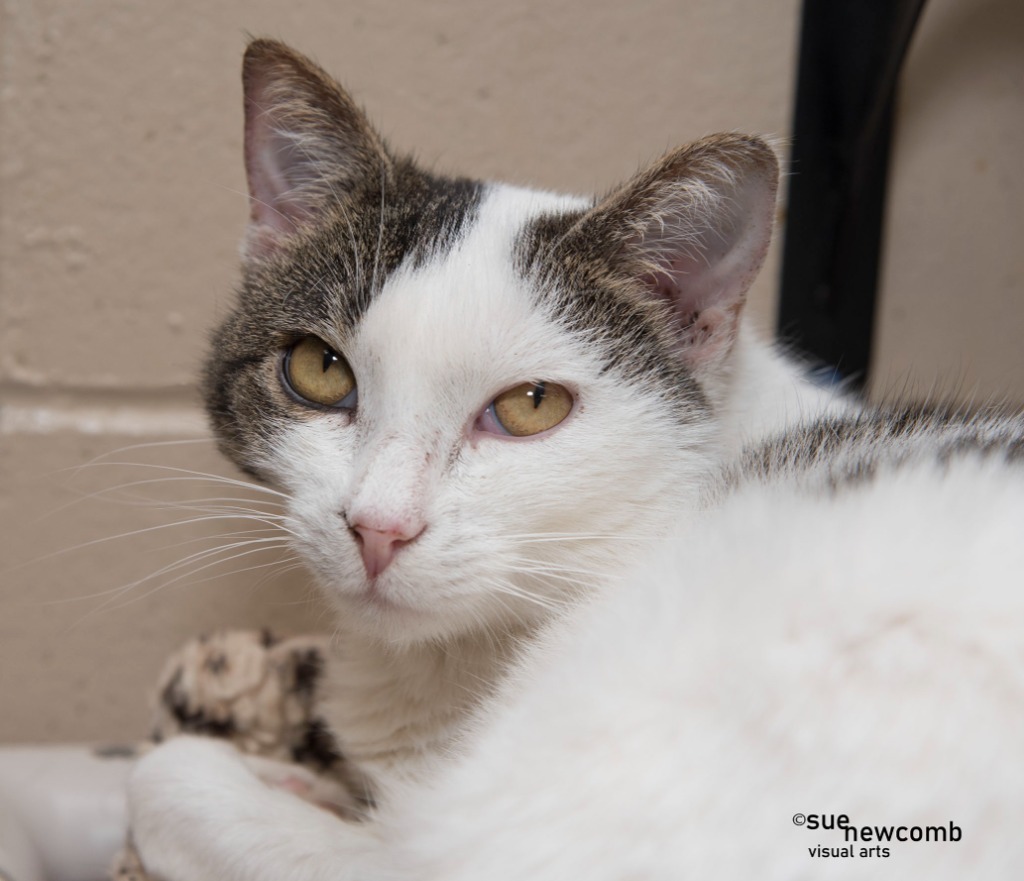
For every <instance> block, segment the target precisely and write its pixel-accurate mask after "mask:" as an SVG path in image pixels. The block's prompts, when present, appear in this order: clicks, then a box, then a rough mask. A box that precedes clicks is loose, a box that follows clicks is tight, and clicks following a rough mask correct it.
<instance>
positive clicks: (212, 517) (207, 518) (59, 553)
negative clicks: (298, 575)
mask: <svg viewBox="0 0 1024 881" xmlns="http://www.w3.org/2000/svg"><path fill="white" fill-rule="evenodd" d="M218 520H254V521H255V522H260V523H265V524H266V525H267V527H268V528H273V529H276V530H280V531H282V532H286V533H288V534H289V535H292V536H295V533H294V532H293V531H292V530H291V529H288V528H287V527H285V526H283V525H281V524H280V523H276V522H274V521H272V520H266V519H264V518H262V517H254V516H252V515H247V514H246V515H242V514H205V515H203V516H201V517H190V518H188V519H186V520H175V521H173V522H171V523H157V524H156V525H154V526H144V527H141V528H139V529H131V530H128V531H127V532H119V533H117V534H115V535H105V536H102V537H100V538H94V539H90V540H89V541H84V542H79V543H78V544H76V545H72V546H71V547H67V548H61V549H60V550H56V551H53V552H51V553H49V554H44V555H42V556H40V557H35V558H33V559H31V560H28V561H26V562H24V563H19V564H17V565H14V566H11V567H9V568H7V569H5V570H3V571H4V572H5V573H11V572H16V571H19V570H21V569H24V568H26V567H28V566H36V565H39V564H40V563H45V562H46V561H48V560H52V559H56V558H58V557H63V556H66V555H67V554H71V553H74V552H76V551H81V550H84V549H85V548H90V547H95V546H96V545H102V544H106V543H108V542H112V541H119V540H122V539H126V538H133V537H136V536H139V535H145V534H147V533H151V532H159V531H160V530H163V529H175V528H179V527H184V526H193V525H195V524H197V523H208V522H213V521H218ZM281 540H282V541H285V540H286V539H284V538H283V537H282V539H281Z"/></svg>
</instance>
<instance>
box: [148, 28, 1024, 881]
mask: <svg viewBox="0 0 1024 881" xmlns="http://www.w3.org/2000/svg"><path fill="white" fill-rule="evenodd" d="M244 83H245V90H246V162H247V169H248V175H249V184H250V192H251V196H252V200H251V204H252V221H251V224H250V227H249V234H248V238H247V241H246V247H245V260H244V274H243V282H242V288H241V292H240V296H239V302H238V305H237V307H236V308H235V310H234V311H233V312H232V313H231V315H230V316H229V317H228V319H227V320H226V322H225V323H224V325H223V326H222V327H221V329H220V330H219V332H218V333H217V335H216V337H215V339H214V345H213V353H212V356H211V359H210V362H209V367H208V370H207V375H206V377H207V378H206V393H207V399H208V402H209V408H210V412H211V415H212V418H213V423H214V426H215V429H216V431H217V434H218V437H219V438H220V441H221V445H222V448H223V449H224V451H225V452H226V453H227V454H228V455H229V456H231V458H232V459H234V461H235V462H237V463H238V464H239V465H240V466H241V467H242V468H244V469H245V470H247V471H248V472H250V473H252V474H253V475H255V476H257V477H258V478H260V479H263V480H266V481H269V482H271V483H273V484H274V485H275V486H276V487H278V488H279V489H280V490H281V491H282V492H284V493H285V494H286V495H287V498H288V523H287V528H288V530H289V531H290V533H291V535H292V537H293V540H294V543H295V546H296V547H297V548H298V549H299V550H300V551H301V553H302V554H303V556H304V558H305V559H306V561H307V563H308V564H309V566H310V568H311V569H312V570H313V571H314V572H315V573H316V576H317V580H318V581H319V582H320V584H321V586H322V588H323V590H324V592H325V594H326V595H327V597H328V598H329V599H330V601H331V602H332V603H333V604H334V606H335V607H336V609H337V613H338V625H337V626H338V637H337V652H336V657H334V658H332V659H331V662H330V670H329V675H328V680H327V683H326V685H325V703H324V708H323V711H324V713H325V715H326V717H327V719H328V721H329V723H330V725H331V727H332V729H333V732H334V734H335V736H336V738H337V740H338V742H339V743H340V745H341V747H342V749H343V750H344V752H345V754H346V756H348V757H349V758H350V759H351V760H352V761H353V762H354V763H355V764H356V765H357V766H358V767H359V769H360V770H361V772H362V773H363V774H364V775H365V778H366V786H367V788H368V790H369V792H370V796H371V798H372V800H373V801H375V803H376V806H375V807H373V808H369V809H367V817H366V819H365V820H364V821H363V822H358V823H355V822H346V821H343V820H341V819H339V818H338V817H337V816H335V815H334V814H331V813H329V812H327V811H324V810H322V809H320V808H318V807H316V806H314V805H312V804H310V803H308V802H306V801H303V800H301V799H299V798H297V797H296V796H295V795H293V794H292V793H290V792H285V791H282V790H281V789H278V788H272V787H269V786H267V785H266V784H265V783H264V782H263V781H262V780H261V779H260V777H259V776H258V775H257V774H256V773H254V771H253V770H252V769H251V768H250V766H249V765H247V764H246V762H245V760H244V759H243V758H242V757H240V756H239V755H238V754H237V753H234V752H233V751H232V750H231V749H230V748H229V747H227V746H226V745H223V744H218V743H216V742H212V741H206V740H202V739H199V738H182V739H179V740H173V741H170V742H169V743H167V744H165V745H163V746H161V747H159V748H157V749H156V750H155V751H154V752H152V753H151V754H150V755H148V756H147V757H146V758H144V759H143V760H141V762H140V763H139V765H138V766H137V768H136V771H135V773H134V775H133V779H132V784H131V793H130V798H131V815H132V828H133V835H134V839H135V842H136V845H137V847H138V849H139V852H140V854H141V856H142V858H143V860H144V862H145V863H146V865H147V867H148V869H149V870H150V871H151V872H152V873H153V874H154V875H156V876H159V877H162V878H164V879H167V881H205V879H211V881H213V879H216V881H231V879H239V881H241V879H246V881H257V879H268V881H270V879H274V881H280V879H285V878H287V879H294V881H321V879H323V881H327V879H331V881H341V879H353V881H385V879H392V881H397V879H424V881H425V879H434V881H459V879H467V881H468V879H482V878H488V879H494V881H506V879H508V881H511V879H526V878H529V879H532V881H536V879H551V881H555V879H559V881H562V879H582V878H586V879H588V881H601V879H607V881H612V879H666V881H667V879H684V878H709V877H713V878H722V879H749V878H755V877H756V878H760V879H776V878H779V879H782V878H786V879H798V878H833V877H893V878H896V877H900V878H906V877H911V876H912V875H914V876H916V877H925V876H926V875H925V874H924V873H929V874H927V877H930V878H966V877H979V878H981V877H984V878H1017V877H1020V872H1021V871H1022V868H1024V843H1022V842H1024V837H1022V836H1020V834H1019V828H1020V824H1021V822H1022V821H1024V648H1022V646H1024V616H1022V613H1024V590H1020V589H1019V587H1020V584H1021V582H1022V580H1024V576H1022V575H1021V573H1022V572H1024V543H1022V541H1021V534H1022V528H1024V471H1022V469H1021V468H1020V467H1019V466H1018V465H1016V464H1015V463H1016V462H1017V461H1019V460H1020V459H1021V458H1022V442H1021V437H1022V436H1024V432H1022V431H1021V426H1020V424H1019V423H1018V422H1016V421H1014V420H1012V419H1007V418H1000V417H994V416H993V417H986V418H975V419H967V418H959V417H956V416H938V415H928V414H907V413H904V414H898V415H893V414H877V413H871V414H866V413H860V412H858V411H857V410H856V408H855V407H854V406H853V405H851V404H850V403H848V402H846V401H842V400H838V399H835V398H833V397H831V396H830V395H828V394H826V393H824V392H822V391H820V390H818V389H816V388H815V387H814V386H812V385H811V384H810V383H808V382H807V381H806V380H805V379H804V378H803V377H802V375H801V372H800V370H799V369H798V368H797V367H796V366H793V365H791V364H789V363H788V362H787V361H786V360H785V359H784V358H782V357H781V356H779V355H778V354H776V353H775V352H774V351H773V350H772V349H771V348H770V347H768V346H766V345H765V344H763V343H761V342H759V341H758V340H757V339H756V338H754V337H753V336H752V335H751V334H750V333H749V331H748V329H747V328H746V326H745V324H744V322H743V321H741V310H742V306H743V301H744V296H745V293H746V290H747V288H748V286H749V284H750V282H751V280H752V279H753V277H754V275H755V274H756V272H757V270H758V268H759V266H760V264H761V261H762V259H763V256H764V252H765V249H766V247H767V244H768V240H769V237H770V233H771V227H772V217H773V211H774V205H775V189H776V182H777V174H778V170H777V163H776V160H775V156H774V154H773V152H772V150H771V149H770V148H769V147H768V146H767V145H766V144H765V143H764V142H763V141H761V140H760V139H757V138H753V137H744V136H738V135H720V136H715V137H711V138H707V139H705V140H703V141H700V142H698V143H696V144H693V145H691V146H688V147H684V148H681V149H679V150H676V151H674V152H672V153H670V154H668V155H667V156H666V157H665V158H663V159H662V160H661V161H659V162H658V163H656V164H655V165H654V166H652V167H651V168H649V169H648V170H646V171H644V172H642V173H640V174H638V175H637V176H636V177H634V178H633V179H632V180H630V181H629V182H628V183H626V184H625V185H624V186H622V187H620V188H618V189H616V190H614V191H613V192H612V193H611V194H610V195H608V196H607V197H605V198H603V199H600V200H597V201H593V200H584V199H578V198H569V197H564V196H556V195H552V194H548V193H542V192H534V191H528V190H523V189H518V188H513V187H508V186H503V185H497V184H481V183H478V182H475V181H469V180H463V179H452V178H444V177H440V176H437V175H434V174H430V173H427V172H425V171H423V170H421V169H419V168H418V167H417V166H415V165H414V164H413V163H412V162H411V161H409V160H407V159H404V158H400V157H397V156H396V155H394V154H393V153H392V152H391V150H390V149H389V148H388V147H387V146H386V145H385V144H384V143H383V141H382V140H381V139H380V137H379V136H378V135H377V134H376V133H375V132H374V130H373V129H372V128H371V127H370V125H369V124H368V123H367V121H366V118H365V116H364V115H363V114H362V113H361V112H360V111H359V109H358V108H357V107H356V106H355V105H354V104H353V102H352V100H351V99H350V98H349V97H348V95H346V94H345V92H344V91H343V90H342V89H341V88H340V87H339V86H338V85H337V84H336V83H334V82H333V80H331V79H330V78H329V77H328V76H327V75H326V74H324V73H323V72H322V71H321V70H320V69H319V68H318V67H316V66H315V65H313V64H312V63H311V62H310V61H308V60H307V59H305V58H303V57H302V56H300V55H298V54H296V53H295V52H293V51H292V50H290V49H289V48H287V47H286V46H283V45H282V44H279V43H275V42H272V41H264V40H258V41H255V42H254V43H252V44H251V45H250V47H249V50H248V52H247V53H246V59H245V66H244ZM798 814H799V815H801V816H806V817H810V818H812V819H811V821H810V822H808V823H807V825H797V823H798V821H797V820H796V815H798ZM840 814H845V815H847V816H848V818H849V822H850V825H855V826H857V827H858V828H859V827H862V826H867V825H871V826H875V825H885V824H891V825H893V826H895V827H901V826H902V827H906V828H911V829H912V828H918V827H919V828H921V829H924V828H926V827H932V828H934V829H937V828H938V827H940V826H941V827H943V828H944V829H946V830H947V837H948V836H949V835H950V834H951V833H950V832H949V829H951V828H952V827H953V826H955V827H956V829H958V830H961V834H960V838H959V840H956V841H946V842H945V843H937V842H934V841H929V842H908V843H899V842H897V841H893V842H891V843H889V844H887V845H886V852H887V853H888V854H889V855H888V856H882V855H881V846H880V845H879V843H878V842H877V841H875V840H870V841H869V842H864V843H858V844H856V846H854V851H855V852H854V855H853V856H852V857H839V856H833V857H829V856H822V855H821V853H822V852H821V851H819V852H818V854H817V855H815V854H814V853H813V852H814V850H815V848H819V846H820V847H822V848H824V849H825V850H826V851H828V850H829V849H831V848H837V849H838V848H841V847H847V846H850V845H848V843H847V842H846V841H845V838H846V837H847V833H844V832H843V831H842V830H837V829H835V828H834V827H835V825H836V822H835V820H834V816H837V815H840ZM816 815H822V821H820V825H824V826H828V825H829V822H828V818H829V817H832V818H833V820H832V822H831V827H833V828H826V829H816V828H815V827H816V825H818V824H819V821H818V820H815V819H813V818H814V817H816ZM950 824H952V825H950ZM872 834H874V833H872ZM934 834H936V835H937V833H934ZM897 837H898V836H897ZM876 846H877V847H878V848H879V852H878V853H875V854H870V855H862V853H861V849H862V848H869V847H876ZM890 851H891V853H890ZM837 853H838V850H837ZM886 873H888V874H886Z"/></svg>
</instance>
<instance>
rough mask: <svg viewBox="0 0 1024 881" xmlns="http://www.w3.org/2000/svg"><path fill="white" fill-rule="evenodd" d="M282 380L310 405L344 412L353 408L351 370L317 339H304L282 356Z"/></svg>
mask: <svg viewBox="0 0 1024 881" xmlns="http://www.w3.org/2000/svg"><path fill="white" fill-rule="evenodd" d="M284 378H285V381H286V382H287V383H288V387H289V388H290V389H291V390H292V391H293V392H295V394H296V395H298V396H299V397H300V398H303V399H304V400H307V401H309V402H311V403H313V404H319V405H320V406H322V407H343V408H346V409H351V408H353V407H355V405H356V378H355V376H353V374H352V368H351V367H349V366H348V361H346V360H345V359H344V358H342V357H341V355H339V354H338V353H337V352H335V351H334V349H332V348H331V347H330V346H329V345H327V343H325V342H324V341H323V340H322V339H320V338H319V337H315V336H308V337H304V338H303V339H301V340H299V341H298V342H297V343H295V345H293V346H292V347H291V348H290V349H289V350H288V351H287V352H286V353H285V356H284Z"/></svg>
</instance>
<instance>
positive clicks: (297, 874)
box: [128, 737, 376, 881]
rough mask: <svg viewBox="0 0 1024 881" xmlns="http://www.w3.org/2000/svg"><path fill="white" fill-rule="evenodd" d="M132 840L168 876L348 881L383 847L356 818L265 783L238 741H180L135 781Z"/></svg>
mask: <svg viewBox="0 0 1024 881" xmlns="http://www.w3.org/2000/svg"><path fill="white" fill-rule="evenodd" d="M128 799H129V816H130V823H131V831H132V837H133V840H134V843H135V846H136V848H137V850H138V852H139V855H140V857H141V859H142V862H143V864H144V865H145V867H146V869H147V871H148V872H149V873H150V874H152V875H153V876H155V877H158V878H160V879H161V881H280V879H282V878H288V879H294V881H344V879H346V878H350V877H355V876H354V875H352V874H351V873H352V872H353V871H354V869H355V866H356V865H358V864H359V863H361V862H362V861H363V860H364V858H365V857H366V856H367V855H368V854H370V853H371V852H372V851H373V850H374V848H375V846H376V845H375V842H374V840H373V833H372V831H371V830H370V829H369V828H368V824H365V823H350V822H346V821H344V820H342V819H340V818H339V817H338V816H337V815H336V814H334V813H332V812H330V811H327V810H323V809H322V808H319V807H316V806H314V805H313V804H310V803H309V802H307V801H304V800H302V799H301V798H298V797H297V796H295V795H293V794H291V793H290V792H287V791H284V790H283V789H280V788H274V787H272V786H268V785H267V784H266V783H264V782H263V781H262V780H261V779H260V777H259V776H257V774H256V773H254V771H253V770H252V769H251V768H250V767H249V766H248V765H247V763H246V759H245V758H243V757H242V756H241V754H239V753H238V752H237V751H236V750H235V749H234V748H233V747H231V746H230V745H229V744H226V743H223V742H220V741H214V740H209V739H206V738H201V737H180V738H175V739H173V740H171V741H168V742H167V743H165V744H163V745H161V746H160V747H158V748H157V749H155V750H153V751H152V752H151V753H149V754H148V755H146V756H144V757H143V758H142V759H140V760H139V762H138V764H137V765H136V766H135V769H134V770H133V772H132V774H131V777H130V779H129V783H128Z"/></svg>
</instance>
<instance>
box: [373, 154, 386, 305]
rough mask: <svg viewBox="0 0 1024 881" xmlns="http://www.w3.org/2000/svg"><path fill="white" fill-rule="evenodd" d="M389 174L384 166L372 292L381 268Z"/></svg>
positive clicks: (375, 286) (381, 177)
mask: <svg viewBox="0 0 1024 881" xmlns="http://www.w3.org/2000/svg"><path fill="white" fill-rule="evenodd" d="M386 181H387V174H386V172H385V169H384V167H383V166H381V171H380V219H379V222H378V224H377V250H376V251H375V253H374V255H373V279H372V280H371V282H370V293H371V295H372V294H376V293H377V271H378V269H379V268H380V249H381V245H382V244H383V242H384V197H385V184H386Z"/></svg>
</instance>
